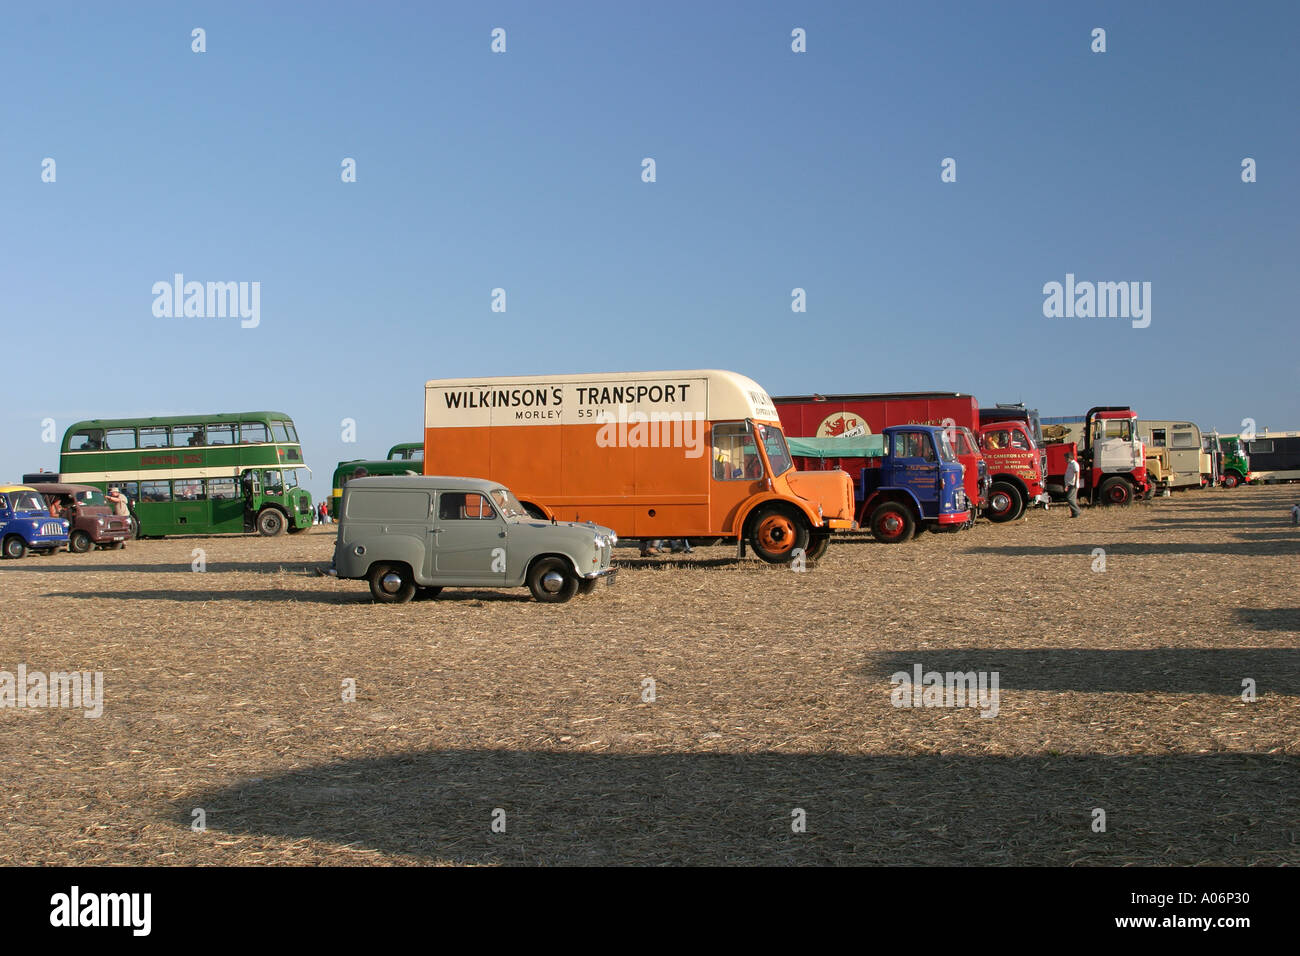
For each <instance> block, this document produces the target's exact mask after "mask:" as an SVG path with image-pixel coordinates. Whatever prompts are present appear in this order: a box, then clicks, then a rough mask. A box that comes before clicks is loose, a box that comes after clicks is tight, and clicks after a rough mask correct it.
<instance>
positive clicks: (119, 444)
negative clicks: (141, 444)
mask: <svg viewBox="0 0 1300 956" xmlns="http://www.w3.org/2000/svg"><path fill="white" fill-rule="evenodd" d="M104 447H105V448H107V449H108V450H109V451H125V450H128V449H131V448H135V447H137V446H136V443H135V429H134V428H110V429H108V431H106V432H105V433H104Z"/></svg>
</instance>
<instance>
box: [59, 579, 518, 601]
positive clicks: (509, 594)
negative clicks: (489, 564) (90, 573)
mask: <svg viewBox="0 0 1300 956" xmlns="http://www.w3.org/2000/svg"><path fill="white" fill-rule="evenodd" d="M354 583H355V584H357V585H358V587H357V589H356V590H355V591H347V592H343V593H340V592H336V591H311V590H307V589H304V590H301V591H295V590H289V589H287V588H267V589H265V590H260V591H250V590H221V591H178V590H176V589H175V588H163V589H159V590H156V591H113V592H111V593H103V594H101V593H99V592H96V591H53V592H51V593H49V594H45V595H43V596H44V597H51V598H82V599H86V600H91V601H101V600H108V601H179V602H182V603H189V602H199V603H202V602H206V601H283V602H300V603H306V604H373V603H374V600H373V599H372V598H371V596H370V589H369V588H368V587H367V586H366V583H365V582H364V581H357V582H354ZM532 599H533V598H532V595H531V594H529V593H528V592H527V591H525V590H523V589H520V588H511V589H501V590H471V589H464V590H460V589H449V590H445V591H443V592H442V593H441V594H440V595H438V596H437V597H424V596H422V595H417V596H416V598H415V600H416V601H417V602H420V603H430V604H441V603H443V602H447V601H452V602H455V601H507V602H508V601H531V600H532Z"/></svg>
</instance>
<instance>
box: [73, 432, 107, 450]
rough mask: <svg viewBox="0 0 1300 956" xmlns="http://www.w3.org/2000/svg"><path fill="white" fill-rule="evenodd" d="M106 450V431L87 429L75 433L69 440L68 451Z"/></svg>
mask: <svg viewBox="0 0 1300 956" xmlns="http://www.w3.org/2000/svg"><path fill="white" fill-rule="evenodd" d="M103 448H104V430H103V429H102V428H87V429H84V430H82V431H79V432H73V433H72V437H71V438H70V439H68V451H102V450H103Z"/></svg>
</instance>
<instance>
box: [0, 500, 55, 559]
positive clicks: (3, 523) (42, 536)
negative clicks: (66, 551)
mask: <svg viewBox="0 0 1300 956" xmlns="http://www.w3.org/2000/svg"><path fill="white" fill-rule="evenodd" d="M68 526H69V525H68V520H67V519H66V518H55V517H53V516H51V514H50V509H49V508H48V507H46V505H45V499H44V498H42V497H41V494H40V492H38V491H37V490H36V489H35V488H29V487H28V486H27V485H0V551H2V552H3V553H4V556H5V557H6V558H21V557H22V556H23V555H25V554H26V553H27V552H28V551H36V552H38V553H41V554H53V553H54V552H55V551H58V550H59V549H60V548H63V547H65V546H66V545H67V543H68Z"/></svg>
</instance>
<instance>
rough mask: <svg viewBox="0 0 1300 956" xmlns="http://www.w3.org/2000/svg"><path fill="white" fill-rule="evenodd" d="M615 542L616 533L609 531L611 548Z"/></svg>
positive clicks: (616, 540)
mask: <svg viewBox="0 0 1300 956" xmlns="http://www.w3.org/2000/svg"><path fill="white" fill-rule="evenodd" d="M616 544H618V535H617V534H615V533H614V532H613V531H611V532H610V533H609V546H610V547H611V548H612V547H614V545H616Z"/></svg>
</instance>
